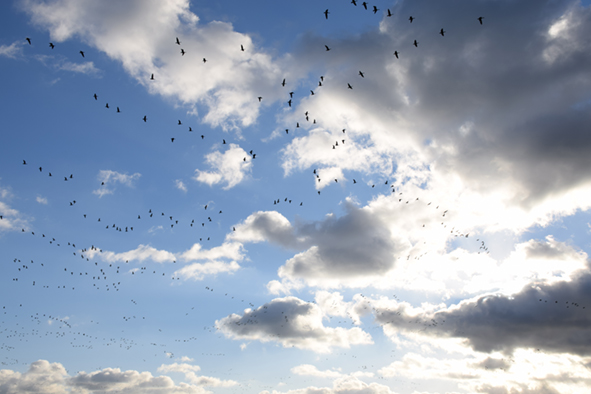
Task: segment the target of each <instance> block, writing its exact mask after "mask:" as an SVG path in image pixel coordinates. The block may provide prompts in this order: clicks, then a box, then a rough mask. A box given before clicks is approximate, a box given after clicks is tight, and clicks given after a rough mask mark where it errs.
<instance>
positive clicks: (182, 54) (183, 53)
mask: <svg viewBox="0 0 591 394" xmlns="http://www.w3.org/2000/svg"><path fill="white" fill-rule="evenodd" d="M181 56H185V50H184V49H183V48H181Z"/></svg>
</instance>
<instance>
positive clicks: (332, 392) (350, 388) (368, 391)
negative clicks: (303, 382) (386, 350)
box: [260, 377, 395, 394]
mask: <svg viewBox="0 0 591 394" xmlns="http://www.w3.org/2000/svg"><path fill="white" fill-rule="evenodd" d="M260 394H395V392H394V391H392V390H390V388H389V387H388V386H385V385H383V384H379V383H375V382H372V383H369V384H368V383H365V382H363V381H361V380H359V379H358V378H356V377H345V378H339V379H336V380H335V381H334V382H333V387H314V386H311V387H307V388H303V389H296V390H289V391H285V392H280V391H276V390H273V391H266V390H265V391H262V392H261V393H260Z"/></svg>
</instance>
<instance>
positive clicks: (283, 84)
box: [281, 78, 285, 86]
mask: <svg viewBox="0 0 591 394" xmlns="http://www.w3.org/2000/svg"><path fill="white" fill-rule="evenodd" d="M281 86H285V78H283V82H281Z"/></svg>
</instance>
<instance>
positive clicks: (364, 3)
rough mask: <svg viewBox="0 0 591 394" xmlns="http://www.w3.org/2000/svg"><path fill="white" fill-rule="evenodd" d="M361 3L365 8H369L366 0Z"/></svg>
mask: <svg viewBox="0 0 591 394" xmlns="http://www.w3.org/2000/svg"><path fill="white" fill-rule="evenodd" d="M361 5H362V6H363V8H365V9H366V10H367V3H366V2H365V1H364V2H363V3H361Z"/></svg>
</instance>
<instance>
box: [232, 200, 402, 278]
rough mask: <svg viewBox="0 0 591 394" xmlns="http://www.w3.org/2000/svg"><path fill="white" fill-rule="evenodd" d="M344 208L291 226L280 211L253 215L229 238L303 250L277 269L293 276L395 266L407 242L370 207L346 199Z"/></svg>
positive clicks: (352, 273)
mask: <svg viewBox="0 0 591 394" xmlns="http://www.w3.org/2000/svg"><path fill="white" fill-rule="evenodd" d="M345 211H346V213H345V214H344V215H342V216H339V217H337V216H336V215H329V216H326V217H325V218H324V219H323V220H320V221H312V222H303V221H296V222H295V223H294V225H292V224H291V223H290V222H289V221H288V220H287V219H286V218H285V217H283V216H282V215H281V214H279V213H277V212H257V213H254V214H252V215H251V216H249V217H248V218H247V219H246V220H245V221H244V223H243V224H241V225H239V226H237V228H236V230H237V231H236V232H233V233H232V234H230V236H229V238H230V239H232V240H236V241H242V242H257V241H263V240H267V241H269V242H271V243H273V244H276V245H279V246H281V247H284V248H288V249H294V250H301V251H302V252H301V253H298V254H296V255H295V256H294V257H292V258H291V259H289V260H288V261H287V262H286V264H285V265H284V266H282V267H281V268H280V269H279V276H281V277H282V278H292V279H297V278H299V279H324V278H330V279H354V278H356V277H369V276H375V275H383V274H385V273H386V272H388V271H390V270H391V269H393V268H394V263H395V260H396V257H395V256H396V255H397V253H398V252H399V251H400V250H404V249H406V248H408V242H407V241H404V240H396V239H395V237H393V235H392V233H391V231H390V230H389V229H388V227H387V225H386V223H385V222H384V220H382V219H381V218H380V216H379V215H378V214H376V213H375V212H373V211H372V210H370V209H365V208H358V207H356V206H355V205H354V204H353V203H350V202H348V201H347V202H345Z"/></svg>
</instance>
